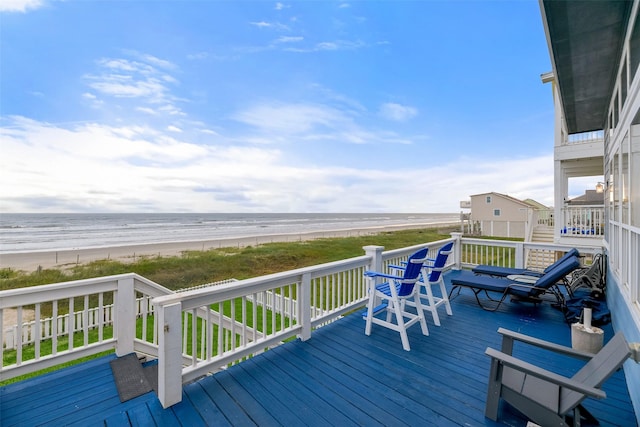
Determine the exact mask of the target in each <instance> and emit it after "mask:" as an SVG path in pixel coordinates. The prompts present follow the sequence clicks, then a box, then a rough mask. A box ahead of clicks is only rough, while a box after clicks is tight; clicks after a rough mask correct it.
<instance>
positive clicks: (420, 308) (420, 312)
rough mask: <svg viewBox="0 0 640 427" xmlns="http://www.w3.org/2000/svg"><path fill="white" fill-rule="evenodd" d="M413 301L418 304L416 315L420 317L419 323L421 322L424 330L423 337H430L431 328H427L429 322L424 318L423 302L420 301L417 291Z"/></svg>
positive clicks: (421, 327)
mask: <svg viewBox="0 0 640 427" xmlns="http://www.w3.org/2000/svg"><path fill="white" fill-rule="evenodd" d="M413 300H414V301H415V304H416V313H417V316H418V321H419V322H420V329H422V335H429V328H428V327H427V321H426V320H425V318H424V307H423V306H422V302H421V301H420V292H419V291H416V293H415V296H414V297H413Z"/></svg>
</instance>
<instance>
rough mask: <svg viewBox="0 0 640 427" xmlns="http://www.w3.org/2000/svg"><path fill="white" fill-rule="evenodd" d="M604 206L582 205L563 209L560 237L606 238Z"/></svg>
mask: <svg viewBox="0 0 640 427" xmlns="http://www.w3.org/2000/svg"><path fill="white" fill-rule="evenodd" d="M604 224H605V220H604V206H603V205H589V206H586V205H582V206H565V207H563V208H562V223H561V224H560V235H561V236H571V237H604Z"/></svg>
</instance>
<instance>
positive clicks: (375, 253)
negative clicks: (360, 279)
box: [362, 245, 384, 306]
mask: <svg viewBox="0 0 640 427" xmlns="http://www.w3.org/2000/svg"><path fill="white" fill-rule="evenodd" d="M362 249H364V252H365V254H366V255H367V256H370V257H371V263H370V264H369V270H371V271H382V251H384V246H375V245H370V246H363V247H362ZM378 280H379V278H378V277H376V278H374V279H368V280H365V283H366V285H367V288H366V289H367V290H366V292H367V294H366V296H367V298H368V297H369V292H373V290H374V288H375V285H377V284H378ZM379 303H380V301H379V298H376V301H375V304H374V306H377V305H378V304H379Z"/></svg>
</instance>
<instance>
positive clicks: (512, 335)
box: [498, 328, 594, 360]
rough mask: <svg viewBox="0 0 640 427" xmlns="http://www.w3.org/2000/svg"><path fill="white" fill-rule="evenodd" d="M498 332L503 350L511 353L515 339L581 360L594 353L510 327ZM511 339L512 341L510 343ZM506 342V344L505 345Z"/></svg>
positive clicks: (587, 358) (500, 329) (588, 358)
mask: <svg viewBox="0 0 640 427" xmlns="http://www.w3.org/2000/svg"><path fill="white" fill-rule="evenodd" d="M498 333H499V334H501V335H502V351H503V352H505V353H507V354H509V353H510V352H511V351H510V350H511V349H512V347H513V341H514V340H515V341H520V342H523V343H525V344H530V345H533V346H536V347H540V348H543V349H545V350H549V351H553V352H555V353H560V354H564V355H567V356H571V357H575V358H577V359H581V360H590V359H591V358H592V357H593V356H594V354H593V353H588V352H586V351H580V350H574V349H573V348H571V347H566V346H563V345H560V344H556V343H552V342H549V341H544V340H541V339H539V338H534V337H530V336H529V335H524V334H521V333H519V332H514V331H511V330H509V329H504V328H499V329H498ZM509 341H511V342H510V343H509ZM505 344H506V346H505ZM509 346H510V347H509Z"/></svg>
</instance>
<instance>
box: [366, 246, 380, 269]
mask: <svg viewBox="0 0 640 427" xmlns="http://www.w3.org/2000/svg"><path fill="white" fill-rule="evenodd" d="M362 249H364V253H365V254H366V255H367V256H370V257H371V264H369V270H371V271H382V251H384V246H375V245H371V246H363V247H362Z"/></svg>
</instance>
